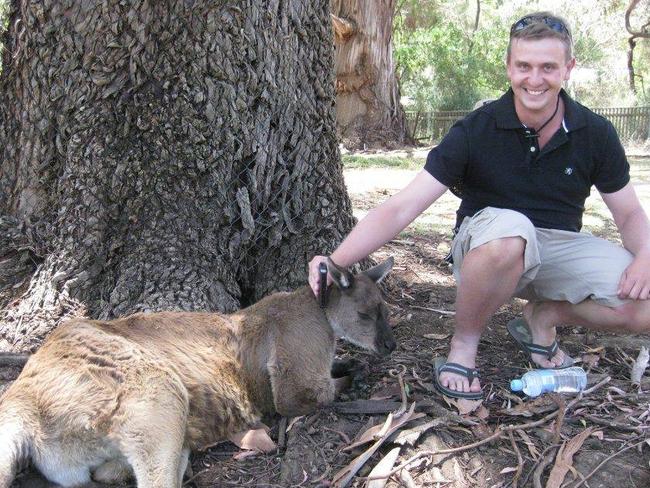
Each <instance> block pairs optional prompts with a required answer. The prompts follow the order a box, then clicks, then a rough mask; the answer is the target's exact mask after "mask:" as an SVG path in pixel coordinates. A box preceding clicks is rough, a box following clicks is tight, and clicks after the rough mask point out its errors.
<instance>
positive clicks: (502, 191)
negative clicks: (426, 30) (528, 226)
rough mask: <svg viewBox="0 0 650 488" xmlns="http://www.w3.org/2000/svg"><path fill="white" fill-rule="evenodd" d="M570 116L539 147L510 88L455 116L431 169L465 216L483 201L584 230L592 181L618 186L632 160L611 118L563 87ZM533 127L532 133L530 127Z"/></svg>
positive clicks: (603, 187) (544, 223)
mask: <svg viewBox="0 0 650 488" xmlns="http://www.w3.org/2000/svg"><path fill="white" fill-rule="evenodd" d="M561 96H562V99H563V100H564V108H565V112H564V121H563V123H562V126H560V129H559V130H558V131H557V132H556V133H555V134H554V135H553V136H552V137H551V139H550V140H549V142H548V143H547V144H546V145H545V146H544V148H543V149H542V150H541V151H540V150H539V146H538V145H537V139H536V138H534V137H533V138H531V137H527V136H530V131H527V129H526V128H525V127H524V125H523V124H522V123H521V122H520V121H519V118H518V117H517V114H516V112H515V106H514V99H513V93H512V90H508V91H507V92H506V93H505V94H504V95H503V96H502V97H501V98H499V99H498V100H496V101H494V102H492V103H490V104H488V105H484V106H483V107H481V108H479V109H477V110H475V111H473V112H472V113H470V114H469V115H467V117H465V118H464V119H462V120H460V121H458V122H456V124H454V126H453V127H452V128H451V129H450V130H449V133H448V134H447V135H446V136H445V138H444V139H443V140H442V142H441V143H440V144H439V145H438V146H436V147H435V148H433V149H432V150H431V152H429V155H428V157H427V162H426V165H425V169H426V170H427V171H428V172H429V173H431V175H433V176H434V177H435V178H436V179H437V180H438V181H440V182H441V183H442V184H444V185H445V186H448V187H450V188H451V189H452V191H453V192H454V193H455V194H457V195H458V196H459V197H460V198H461V199H462V201H461V204H460V207H459V209H458V211H457V216H458V220H457V223H458V224H460V223H461V222H462V220H463V218H465V217H467V216H472V215H474V214H475V213H476V212H478V211H479V210H481V209H483V208H485V207H497V208H508V209H512V210H516V211H518V212H521V213H523V214H524V215H526V216H527V217H528V218H529V219H530V220H531V221H532V222H533V224H534V225H535V226H536V227H541V228H548V229H561V230H569V231H575V232H578V231H580V229H581V227H582V214H583V212H584V204H585V199H586V198H587V197H588V196H589V193H590V190H591V186H592V185H595V186H596V188H597V189H598V190H599V191H600V192H603V193H613V192H615V191H618V190H620V189H621V188H623V187H624V186H625V185H626V184H627V183H628V182H629V180H630V174H629V173H630V166H629V164H628V162H627V159H626V157H625V151H624V150H623V146H622V145H621V142H620V140H619V138H618V135H617V134H616V130H615V129H614V127H613V126H612V124H611V123H610V122H609V121H608V120H607V119H605V118H604V117H601V116H600V115H597V114H595V113H594V112H592V111H591V110H589V109H588V108H586V107H584V106H583V105H580V104H579V103H577V102H575V101H574V100H572V99H571V98H570V97H569V95H568V94H567V93H566V92H565V91H564V90H562V91H561ZM527 132H528V133H527Z"/></svg>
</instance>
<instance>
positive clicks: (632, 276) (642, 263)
mask: <svg viewBox="0 0 650 488" xmlns="http://www.w3.org/2000/svg"><path fill="white" fill-rule="evenodd" d="M617 293H618V297H619V298H622V299H626V298H629V299H631V300H648V299H649V298H650V253H639V254H638V255H637V256H636V257H635V258H634V261H632V263H631V264H630V265H629V266H628V267H627V268H626V269H625V271H623V274H622V275H621V280H620V281H619V283H618V292H617Z"/></svg>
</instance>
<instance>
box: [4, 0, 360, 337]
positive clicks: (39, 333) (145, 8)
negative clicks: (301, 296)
mask: <svg viewBox="0 0 650 488" xmlns="http://www.w3.org/2000/svg"><path fill="white" fill-rule="evenodd" d="M332 67H333V51H332V30H331V19H330V11H329V3H328V0H320V1H315V2H307V1H302V0H266V1H263V0H221V1H208V0H203V1H198V0H195V1H185V2H178V1H175V0H166V1H162V0H161V1H151V0H135V1H133V2H123V1H121V0H92V1H91V0H43V1H40V2H30V1H27V0H20V1H18V0H14V2H13V5H12V11H11V14H10V25H9V30H8V35H7V38H6V46H5V50H4V53H3V71H2V76H1V78H0V154H1V155H2V159H1V160H0V230H2V233H3V235H2V239H3V240H2V244H4V245H6V246H7V247H6V248H3V249H2V250H0V288H1V289H2V291H3V292H5V294H4V295H0V299H1V298H2V297H5V303H1V304H0V305H2V306H4V309H3V311H2V316H0V349H10V348H13V349H15V350H28V349H33V348H34V347H36V346H37V345H38V343H39V341H40V339H41V338H42V337H43V336H44V335H45V334H46V333H47V332H48V331H49V330H51V328H52V327H54V326H55V325H56V324H57V323H58V322H59V321H60V319H61V318H62V317H63V316H65V315H70V314H86V315H88V316H91V317H96V318H111V317H115V316H122V315H125V314H128V313H132V312H136V311H148V310H161V309H184V310H222V311H231V310H233V309H236V308H238V307H240V306H242V305H246V304H247V303H249V302H252V301H255V300H257V299H259V298H261V297H262V296H263V295H265V294H267V293H269V292H270V291H272V290H274V289H286V288H291V287H295V286H298V285H301V284H303V283H304V282H305V278H306V276H305V275H306V273H305V266H306V260H307V258H308V257H310V256H312V255H313V254H314V253H316V252H317V251H318V252H326V251H328V250H331V248H332V247H333V246H334V245H336V244H337V243H338V242H339V241H340V239H341V237H342V236H343V235H344V234H345V233H347V231H348V230H349V228H350V227H351V225H352V216H351V206H350V203H349V199H348V197H347V194H346V192H345V187H344V183H343V178H342V168H341V164H340V157H339V155H338V149H337V139H336V133H335V126H336V122H335V115H334V112H333V108H332V107H333V100H334V90H333V87H334V79H333V75H332V73H333V68H332ZM32 273H33V274H32ZM26 277H27V278H26ZM21 282H24V283H23V285H22V286H23V288H24V289H25V290H26V291H25V293H24V295H22V296H21V297H20V299H18V300H13V301H11V302H9V303H7V302H6V296H7V295H6V292H7V290H11V289H15V288H14V287H17V286H21ZM18 289H19V288H18Z"/></svg>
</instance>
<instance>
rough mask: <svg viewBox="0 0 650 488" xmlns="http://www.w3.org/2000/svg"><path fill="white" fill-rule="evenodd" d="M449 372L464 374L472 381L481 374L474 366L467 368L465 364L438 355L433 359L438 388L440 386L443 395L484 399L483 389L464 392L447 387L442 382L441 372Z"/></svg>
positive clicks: (467, 398)
mask: <svg viewBox="0 0 650 488" xmlns="http://www.w3.org/2000/svg"><path fill="white" fill-rule="evenodd" d="M445 371H446V372H449V373H455V374H458V375H461V376H464V377H465V378H467V379H468V380H469V382H470V383H471V382H472V380H473V379H474V378H479V377H480V375H479V373H478V370H476V369H474V368H467V367H465V366H463V365H462V364H458V363H448V362H447V358H443V357H437V358H434V360H433V373H434V377H435V379H436V388H438V391H440V393H442V394H443V395H446V396H448V397H452V398H464V399H466V400H482V399H483V391H482V390H481V391H471V392H469V391H468V392H464V391H456V390H451V389H449V388H447V387H446V386H443V385H442V384H441V383H440V373H443V372H445Z"/></svg>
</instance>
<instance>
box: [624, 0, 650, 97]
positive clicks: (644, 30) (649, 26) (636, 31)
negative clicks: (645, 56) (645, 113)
mask: <svg viewBox="0 0 650 488" xmlns="http://www.w3.org/2000/svg"><path fill="white" fill-rule="evenodd" d="M641 2H642V0H630V3H629V4H628V6H627V9H626V10H625V29H626V30H627V31H628V32H629V33H630V37H629V38H628V40H627V43H628V45H629V49H628V51H627V71H628V73H629V80H630V90H631V91H632V93H634V94H635V95H636V92H637V91H636V74H635V72H634V48H635V47H636V43H637V39H650V17H649V16H648V9H647V5H646V10H645V19H644V20H645V23H644V24H642V25H641V27H638V28H637V27H633V26H632V21H631V17H632V16H633V15H634V13H635V10H636V9H637V8H638V7H639V4H640V3H641ZM644 3H647V2H644ZM649 5H650V4H649ZM641 10H643V9H639V11H641ZM641 15H642V14H641Z"/></svg>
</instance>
